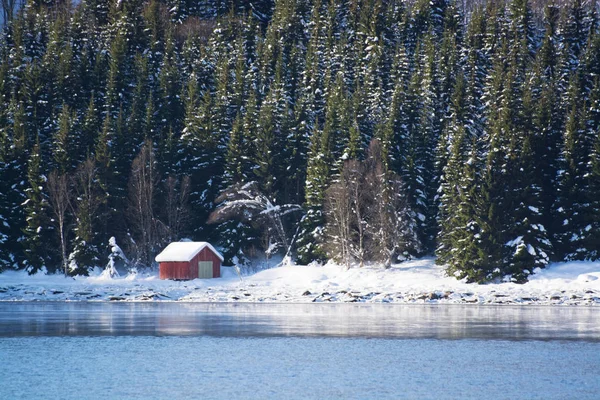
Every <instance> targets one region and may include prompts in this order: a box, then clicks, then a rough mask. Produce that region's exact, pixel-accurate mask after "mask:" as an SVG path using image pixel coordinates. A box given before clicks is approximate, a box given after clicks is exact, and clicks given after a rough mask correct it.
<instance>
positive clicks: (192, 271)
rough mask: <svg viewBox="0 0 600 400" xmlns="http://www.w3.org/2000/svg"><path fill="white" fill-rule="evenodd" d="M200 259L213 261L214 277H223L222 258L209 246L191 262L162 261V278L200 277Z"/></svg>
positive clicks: (184, 278) (160, 268) (160, 274)
mask: <svg viewBox="0 0 600 400" xmlns="http://www.w3.org/2000/svg"><path fill="white" fill-rule="evenodd" d="M198 261H212V263H213V278H220V277H221V260H220V259H219V257H217V255H216V254H215V253H213V252H212V251H211V250H210V249H209V248H208V247H205V248H204V249H202V251H201V252H200V253H198V254H197V255H196V256H195V257H194V258H193V259H192V260H191V261H190V262H161V263H160V265H159V277H160V279H182V280H188V279H196V278H198Z"/></svg>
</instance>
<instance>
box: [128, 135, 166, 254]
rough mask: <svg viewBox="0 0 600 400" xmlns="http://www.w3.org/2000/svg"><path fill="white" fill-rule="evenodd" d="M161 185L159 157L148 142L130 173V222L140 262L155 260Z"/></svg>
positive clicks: (135, 160)
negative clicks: (157, 201)
mask: <svg viewBox="0 0 600 400" xmlns="http://www.w3.org/2000/svg"><path fill="white" fill-rule="evenodd" d="M157 186H158V174H157V172H156V160H155V157H154V151H153V149H152V142H151V141H150V140H148V141H146V143H144V145H143V146H142V149H141V150H140V152H139V154H138V156H137V157H136V158H135V159H134V160H133V163H132V165H131V175H130V176H129V212H128V217H129V220H130V221H129V222H130V228H131V231H132V234H133V238H134V240H135V244H134V246H133V247H134V248H135V252H136V253H137V257H136V258H137V262H134V264H136V263H141V264H143V265H150V264H151V263H152V259H153V257H152V256H153V254H154V252H155V250H157V249H156V247H157V246H158V245H159V243H157V242H158V241H159V238H160V234H159V229H161V228H162V227H161V226H160V223H159V221H158V220H157V218H156V214H155V196H156V188H157Z"/></svg>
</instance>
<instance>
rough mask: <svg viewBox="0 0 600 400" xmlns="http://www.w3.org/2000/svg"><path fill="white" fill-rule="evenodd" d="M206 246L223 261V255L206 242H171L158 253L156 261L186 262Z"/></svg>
mask: <svg viewBox="0 0 600 400" xmlns="http://www.w3.org/2000/svg"><path fill="white" fill-rule="evenodd" d="M205 247H208V248H209V249H210V250H211V251H212V252H213V253H215V254H216V255H217V257H219V259H220V260H221V261H223V256H222V255H221V253H219V252H218V251H217V250H216V249H215V248H214V247H213V246H212V245H211V244H210V243H208V242H173V243H171V244H170V245H168V246H167V247H166V248H165V249H164V250H163V251H162V252H161V253H160V254H159V255H157V256H156V258H155V260H156V262H187V261H191V260H192V259H193V258H194V257H195V256H196V255H197V254H198V253H200V252H201V251H202V250H204V248H205Z"/></svg>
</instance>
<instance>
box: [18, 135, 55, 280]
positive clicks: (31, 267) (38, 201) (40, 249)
mask: <svg viewBox="0 0 600 400" xmlns="http://www.w3.org/2000/svg"><path fill="white" fill-rule="evenodd" d="M41 161H42V160H41V150H40V143H39V139H38V141H37V142H36V144H35V146H34V147H33V149H32V150H31V156H30V159H29V163H28V169H27V178H28V181H29V188H27V189H26V190H25V194H26V195H27V200H26V201H25V203H24V206H25V216H26V218H25V220H26V226H25V228H24V229H23V234H24V238H23V246H24V251H25V268H26V269H27V272H29V273H30V274H35V273H37V272H38V271H41V270H43V269H44V268H48V269H49V270H50V268H51V264H50V263H49V262H48V261H49V258H48V250H49V249H48V248H47V247H46V243H48V241H46V239H47V231H48V221H47V220H46V218H47V217H46V209H47V200H46V195H45V193H44V177H43V175H42V172H41Z"/></svg>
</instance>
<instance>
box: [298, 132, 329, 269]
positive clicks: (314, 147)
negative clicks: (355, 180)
mask: <svg viewBox="0 0 600 400" xmlns="http://www.w3.org/2000/svg"><path fill="white" fill-rule="evenodd" d="M326 152H327V149H326V148H324V145H323V137H322V132H321V131H320V130H319V129H318V128H315V130H314V131H313V134H312V136H311V139H310V150H309V154H308V166H307V170H306V188H305V193H306V202H305V205H304V209H305V210H306V214H305V216H304V217H303V218H302V220H301V222H300V233H299V236H298V241H297V248H296V253H297V258H298V261H299V262H300V263H303V264H308V263H310V262H313V261H323V260H324V259H325V253H324V250H323V247H322V240H323V229H324V225H325V217H324V215H323V204H324V196H325V190H326V188H327V184H328V178H329V175H328V174H329V167H328V165H327V161H326V160H327V158H328V155H327V154H326Z"/></svg>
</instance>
